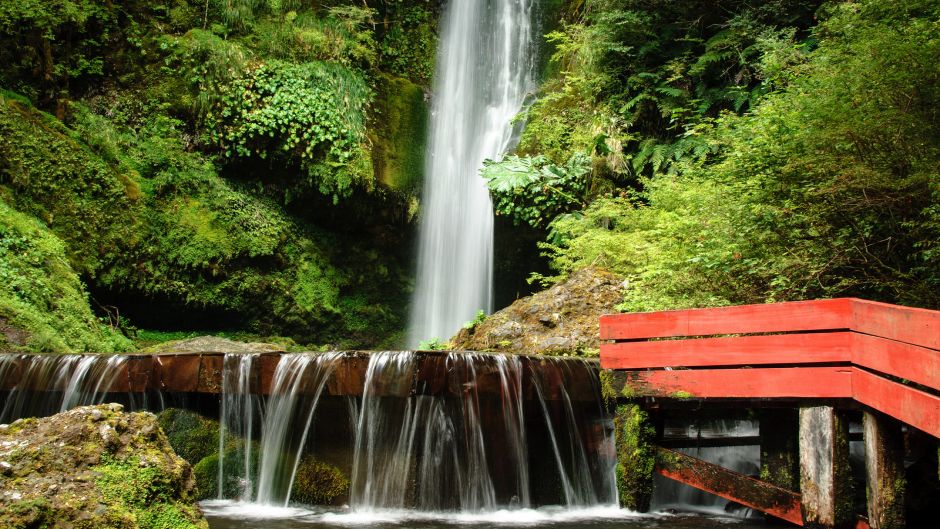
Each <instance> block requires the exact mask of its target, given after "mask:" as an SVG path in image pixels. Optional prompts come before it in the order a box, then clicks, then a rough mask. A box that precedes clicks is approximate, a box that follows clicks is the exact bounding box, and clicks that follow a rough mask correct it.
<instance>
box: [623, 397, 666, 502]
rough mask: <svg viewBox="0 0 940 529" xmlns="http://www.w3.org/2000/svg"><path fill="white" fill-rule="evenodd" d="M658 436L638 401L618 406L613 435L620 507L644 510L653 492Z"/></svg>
mask: <svg viewBox="0 0 940 529" xmlns="http://www.w3.org/2000/svg"><path fill="white" fill-rule="evenodd" d="M655 435H656V432H655V430H654V429H653V426H652V425H651V424H650V422H649V418H648V416H647V414H646V412H645V411H643V409H642V408H640V406H639V405H637V404H624V405H621V406H618V407H617V412H616V414H615V415H614V438H615V442H616V447H617V468H616V472H617V490H618V493H619V496H620V506H621V507H624V508H627V509H630V510H633V511H640V512H644V511H647V510H649V505H650V500H651V499H652V495H653V468H654V467H655V464H656V454H655V452H654V450H653V444H652V442H653V439H654V437H655Z"/></svg>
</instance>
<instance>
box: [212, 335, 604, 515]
mask: <svg viewBox="0 0 940 529" xmlns="http://www.w3.org/2000/svg"><path fill="white" fill-rule="evenodd" d="M349 360H350V358H349V357H348V356H346V355H344V354H342V353H324V354H292V355H284V356H283V357H282V358H281V360H280V362H279V363H278V365H277V368H276V372H275V374H274V377H273V381H272V388H271V396H270V398H269V400H268V402H267V405H266V406H263V407H261V408H257V401H256V400H254V401H253V400H251V399H252V397H251V396H250V394H249V391H250V390H249V388H250V386H251V382H250V379H251V378H252V377H253V376H254V375H253V373H254V372H256V369H253V366H256V365H257V363H256V357H255V356H253V355H237V354H231V355H227V356H226V359H225V362H224V370H225V373H224V374H223V382H224V387H223V396H222V400H223V401H222V408H221V414H220V415H221V417H220V418H221V422H222V424H223V434H222V439H220V459H223V461H224V458H225V457H228V456H226V455H225V451H226V449H227V448H226V443H227V442H228V441H227V440H226V436H229V437H231V438H232V439H250V438H251V435H252V430H253V427H252V422H251V420H246V417H248V416H254V415H255V414H256V413H257V414H259V415H260V416H259V417H258V418H257V420H256V424H258V425H260V432H256V433H255V436H256V437H258V438H259V439H260V443H259V444H258V448H257V450H258V451H259V452H260V453H259V454H256V456H255V458H256V459H257V460H258V461H257V463H255V462H254V461H253V459H252V456H251V454H250V451H249V450H250V449H249V448H247V447H248V446H250V445H251V442H245V443H243V444H242V448H241V449H240V450H238V451H235V454H234V457H237V458H238V461H237V462H236V464H234V465H226V464H224V462H220V471H219V490H220V491H231V490H233V487H231V486H229V484H230V483H233V482H234V483H236V484H237V487H235V489H236V490H237V492H236V496H235V497H237V498H239V499H241V500H243V501H255V502H257V503H260V504H266V505H283V506H286V505H288V503H289V501H290V492H291V483H293V481H294V478H295V475H296V473H297V467H298V463H299V461H300V459H301V457H302V451H303V450H304V449H310V448H311V446H310V442H309V440H310V439H312V438H313V437H315V435H314V434H313V426H314V425H315V423H316V421H317V419H316V418H315V416H316V414H317V412H318V410H317V408H318V405H319V403H320V401H321V400H322V399H323V398H329V397H324V393H329V392H330V390H329V386H331V385H336V384H342V382H341V381H338V380H336V379H335V378H334V377H332V375H333V373H334V371H342V370H343V369H345V367H344V365H345V363H346V362H349ZM569 385H572V386H573V385H578V386H580V387H579V389H577V390H575V389H572V391H578V393H579V394H578V395H577V396H576V397H577V398H575V397H572V394H570V393H569V390H568V389H567V388H566V386H569ZM585 386H587V387H585ZM586 397H589V398H586ZM347 399H348V400H347V405H348V406H347V409H348V410H349V422H350V424H351V428H350V430H351V435H350V437H351V439H350V442H349V443H348V445H351V446H352V449H351V453H350V454H349V460H350V467H351V469H350V481H351V487H350V489H351V490H350V497H349V505H350V508H351V509H352V510H353V511H357V512H375V511H387V510H390V509H391V510H401V509H413V510H417V511H422V512H442V511H449V512H458V511H459V512H488V511H493V510H496V509H501V508H530V507H533V506H536V505H537V504H545V503H556V504H558V503H560V504H563V505H566V506H568V507H585V506H594V505H614V504H616V489H615V483H614V475H613V459H612V458H613V446H612V442H613V440H612V439H611V437H610V432H609V428H610V421H609V419H608V418H607V417H606V415H605V413H604V408H603V405H602V404H601V402H600V395H599V386H598V385H597V379H596V367H594V366H593V365H592V364H590V363H588V362H583V361H580V360H573V361H562V360H558V359H538V360H533V359H525V360H523V357H519V356H512V355H492V354H475V353H448V354H430V355H428V354H417V353H413V352H382V353H372V354H370V355H369V358H368V365H367V367H366V369H365V373H364V375H363V380H362V389H361V399H355V398H347ZM252 409H254V410H256V411H254V412H251V411H249V410H252ZM531 429H535V430H536V431H537V432H538V433H539V435H538V436H537V438H538V440H539V442H538V443H535V444H534V445H533V444H530V441H529V439H528V437H529V432H530V430H531ZM314 444H316V443H315V442H314ZM312 452H313V453H316V452H317V447H316V446H313V450H312ZM535 461H538V464H539V466H540V467H543V472H542V473H541V474H540V476H539V478H540V483H539V485H538V487H536V484H535V483H533V480H532V479H531V477H530V474H531V471H530V467H531V466H532V465H533V463H534V462H535ZM546 465H547V467H548V468H544V467H546ZM253 466H257V467H258V469H257V470H254V469H253ZM233 467H234V468H238V470H237V471H235V472H234V473H232V474H225V472H226V471H225V470H223V469H225V468H233ZM546 483H547V484H550V485H546ZM539 487H541V489H542V490H536V489H537V488H539ZM222 496H223V497H225V496H226V494H225V493H224V492H223V494H222ZM534 496H538V498H535V497H534ZM228 497H232V496H231V495H229V496H228Z"/></svg>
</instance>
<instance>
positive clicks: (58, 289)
mask: <svg viewBox="0 0 940 529" xmlns="http://www.w3.org/2000/svg"><path fill="white" fill-rule="evenodd" d="M0 324H3V325H0V327H6V326H12V328H13V329H19V331H20V332H22V333H23V335H22V336H21V337H17V336H15V334H16V333H15V332H14V331H12V329H10V330H9V331H7V329H4V332H12V333H13V334H10V336H9V337H8V338H7V339H6V340H3V341H0V348H3V349H9V348H16V347H22V348H23V349H26V350H30V351H38V352H55V353H68V352H86V351H93V352H102V353H104V352H114V351H126V350H128V349H130V346H131V344H130V341H129V340H127V339H126V338H125V337H124V336H122V335H121V334H120V333H119V332H117V331H116V330H115V329H112V328H110V327H107V326H105V325H102V324H101V322H99V321H98V319H97V318H95V316H94V315H93V314H92V311H91V309H90V308H89V305H88V295H87V293H86V292H85V291H84V287H83V285H82V283H81V281H80V280H79V278H78V275H77V274H76V273H75V271H74V270H73V268H72V267H71V265H70V264H69V261H68V258H67V257H66V251H65V247H64V245H63V244H62V241H61V240H59V239H58V238H57V237H56V236H55V235H54V234H52V233H51V232H50V231H49V230H48V229H47V228H46V227H45V226H43V225H42V224H40V223H39V222H37V221H36V220H34V219H31V218H29V216H27V215H24V214H23V213H20V212H18V211H15V210H14V209H12V208H11V207H10V206H8V205H7V204H6V202H4V200H3V199H2V198H0ZM2 338H3V335H0V339H2ZM10 338H13V340H12V341H11V339H10ZM4 342H6V343H4Z"/></svg>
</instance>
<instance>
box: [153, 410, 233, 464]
mask: <svg viewBox="0 0 940 529" xmlns="http://www.w3.org/2000/svg"><path fill="white" fill-rule="evenodd" d="M158 421H159V422H160V428H162V429H163V431H164V433H166V436H167V439H168V440H169V441H170V446H172V447H173V450H174V451H176V454H177V455H178V456H180V457H182V458H183V459H185V460H186V461H189V463H190V464H192V465H195V464H196V463H198V462H199V461H201V460H202V459H204V458H206V457H209V456H210V455H212V454H215V453H216V452H218V451H219V422H218V421H213V420H212V419H207V418H205V417H203V416H202V415H199V414H198V413H196V412H192V411H189V410H182V409H179V408H169V409H166V410H163V411H162V412H160V415H159V416H158Z"/></svg>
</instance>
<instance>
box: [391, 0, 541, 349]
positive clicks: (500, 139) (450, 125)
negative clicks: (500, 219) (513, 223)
mask: <svg viewBox="0 0 940 529" xmlns="http://www.w3.org/2000/svg"><path fill="white" fill-rule="evenodd" d="M535 1H536V0H453V1H451V2H449V3H448V4H447V7H446V8H445V12H444V16H443V20H442V23H441V45H440V49H439V51H438V57H437V70H436V72H435V85H434V102H433V104H432V115H431V124H430V134H429V143H428V151H427V163H426V165H425V183H424V192H423V195H422V203H423V205H422V218H421V225H420V238H419V244H418V275H417V285H416V288H415V294H414V299H413V307H412V314H411V322H410V328H409V342H410V345H417V344H418V343H419V342H420V341H421V340H426V339H430V338H440V339H447V338H449V337H450V336H451V335H452V334H454V333H455V332H457V330H458V329H459V328H460V326H461V325H463V324H464V323H465V322H467V321H469V320H471V319H473V317H474V315H475V314H476V313H477V311H479V310H484V311H486V312H490V311H491V310H492V308H493V307H492V276H493V208H492V204H491V202H490V197H489V192H488V191H487V189H486V186H485V184H484V182H483V179H482V178H481V177H480V176H479V170H480V169H481V167H482V166H483V161H484V160H485V159H488V158H497V157H499V156H501V155H502V154H503V153H505V152H506V150H508V149H509V148H510V147H511V146H512V142H513V139H514V132H515V131H514V128H515V127H514V126H513V118H514V117H515V116H516V115H517V114H518V113H519V111H520V110H521V109H522V105H523V102H524V100H525V97H526V95H527V94H528V93H529V92H530V91H531V90H532V89H533V83H534V65H535V61H534V45H533V36H534V35H533V34H534V31H533V27H532V18H533V17H532V11H533V3H534V2H535Z"/></svg>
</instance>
